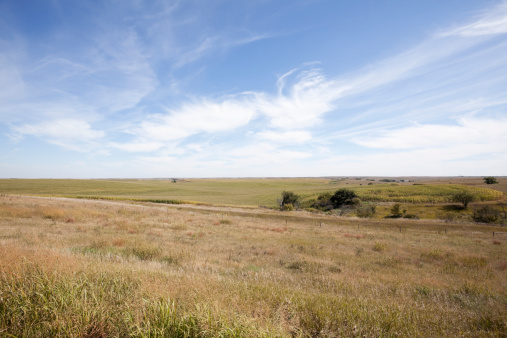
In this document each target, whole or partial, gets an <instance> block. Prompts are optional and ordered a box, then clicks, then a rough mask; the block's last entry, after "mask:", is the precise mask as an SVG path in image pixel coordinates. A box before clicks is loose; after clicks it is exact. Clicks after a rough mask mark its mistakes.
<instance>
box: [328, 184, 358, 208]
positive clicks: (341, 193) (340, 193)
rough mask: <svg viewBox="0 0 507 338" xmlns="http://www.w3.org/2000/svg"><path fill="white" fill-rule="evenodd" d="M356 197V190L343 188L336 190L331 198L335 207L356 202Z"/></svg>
mask: <svg viewBox="0 0 507 338" xmlns="http://www.w3.org/2000/svg"><path fill="white" fill-rule="evenodd" d="M355 198H357V195H356V193H355V192H353V191H352V190H349V189H345V188H342V189H338V190H336V192H335V193H334V195H333V196H331V198H330V199H329V200H330V202H331V203H332V205H333V207H334V208H339V207H341V206H342V205H350V204H354V203H356V202H357V200H354V199H355Z"/></svg>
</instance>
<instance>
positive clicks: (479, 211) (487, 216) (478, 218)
mask: <svg viewBox="0 0 507 338" xmlns="http://www.w3.org/2000/svg"><path fill="white" fill-rule="evenodd" d="M472 219H473V220H474V221H475V222H477V223H498V222H500V221H501V220H502V214H501V212H500V210H498V209H495V208H493V207H491V206H489V205H483V206H481V207H479V208H475V209H474V212H473V214H472Z"/></svg>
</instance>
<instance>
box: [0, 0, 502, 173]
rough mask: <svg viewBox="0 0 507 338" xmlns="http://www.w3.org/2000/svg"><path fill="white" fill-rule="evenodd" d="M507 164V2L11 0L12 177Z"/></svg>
mask: <svg viewBox="0 0 507 338" xmlns="http://www.w3.org/2000/svg"><path fill="white" fill-rule="evenodd" d="M459 175H464V176H491V175H498V176H503V175H507V2H506V1H493V0H473V1H472V0H446V1H441V0H426V1H415V0H414V1H412V0H386V1H378V0H361V1H353V0H342V1H335V0H291V1H286V0H273V1H270V0H206V1H203V0H181V1H171V0H165V1H162V0H160V1H159V0H149V1H148V0H146V1H143V0H100V1H99V0H73V1H67V0H21V1H20V0H0V177H1V178H165V177H167V178H173V177H174V178H180V177H181V178H182V177H185V178H187V177H308V176H314V177H319V176H459Z"/></svg>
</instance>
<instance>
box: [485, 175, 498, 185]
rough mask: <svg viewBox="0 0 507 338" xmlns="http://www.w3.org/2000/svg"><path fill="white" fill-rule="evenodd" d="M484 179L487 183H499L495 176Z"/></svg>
mask: <svg viewBox="0 0 507 338" xmlns="http://www.w3.org/2000/svg"><path fill="white" fill-rule="evenodd" d="M483 180H484V183H486V184H497V183H498V181H497V180H496V178H495V177H493V176H488V177H484V178H483Z"/></svg>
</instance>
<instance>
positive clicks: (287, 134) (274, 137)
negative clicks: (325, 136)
mask: <svg viewBox="0 0 507 338" xmlns="http://www.w3.org/2000/svg"><path fill="white" fill-rule="evenodd" d="M256 136H257V137H259V138H260V139H264V140H266V141H271V142H276V143H283V144H303V143H306V142H309V141H311V140H312V134H311V133H310V132H309V131H306V130H289V131H274V130H267V131H262V132H259V133H257V134H256Z"/></svg>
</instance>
